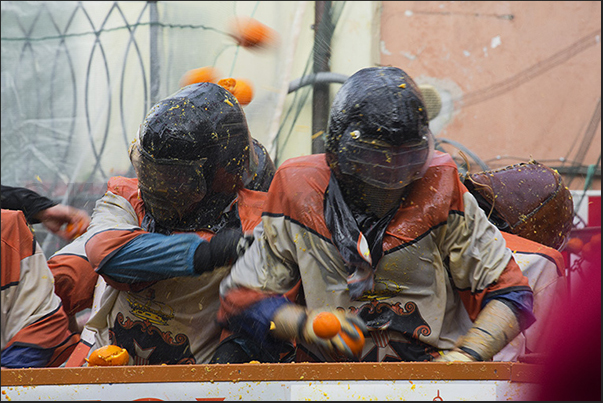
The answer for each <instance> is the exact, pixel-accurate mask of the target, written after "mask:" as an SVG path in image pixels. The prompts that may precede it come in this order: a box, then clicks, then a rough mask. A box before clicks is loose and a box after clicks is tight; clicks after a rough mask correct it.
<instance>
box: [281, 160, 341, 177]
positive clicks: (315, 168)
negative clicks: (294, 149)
mask: <svg viewBox="0 0 603 403" xmlns="http://www.w3.org/2000/svg"><path fill="white" fill-rule="evenodd" d="M330 174H331V169H330V168H329V166H328V165H327V162H326V160H325V155H324V154H312V155H303V156H299V157H293V158H289V159H287V160H286V161H284V162H283V163H282V164H281V165H280V166H279V167H278V169H277V170H276V173H275V178H277V177H279V178H283V177H285V178H288V179H290V178H291V177H292V176H293V177H296V178H298V179H297V180H300V178H319V177H323V178H326V179H328V178H329V177H330Z"/></svg>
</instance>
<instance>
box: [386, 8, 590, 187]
mask: <svg viewBox="0 0 603 403" xmlns="http://www.w3.org/2000/svg"><path fill="white" fill-rule="evenodd" d="M381 3H382V9H381V28H380V41H381V43H380V62H379V63H380V64H382V65H394V66H398V67H400V68H402V69H404V70H405V71H407V72H408V73H409V74H410V75H411V76H413V77H415V79H416V80H417V82H419V83H430V84H433V85H434V86H436V88H437V89H438V91H439V92H440V93H441V94H442V95H443V98H444V101H445V103H444V107H443V113H442V115H441V116H440V117H439V118H438V119H437V120H436V121H434V122H433V125H434V127H433V129H434V131H435V132H437V135H438V136H441V137H445V138H448V139H451V140H454V141H457V142H459V143H461V144H463V145H464V146H466V147H468V148H469V149H470V150H471V151H473V152H474V153H475V154H477V155H478V156H479V157H480V158H481V159H482V160H483V161H485V162H487V163H488V164H489V165H490V166H491V167H493V168H496V167H502V166H506V165H511V164H515V163H518V162H522V161H528V160H529V159H530V158H533V159H535V160H537V161H540V162H542V163H545V164H547V165H549V166H552V167H560V166H566V167H567V166H571V164H572V161H573V160H576V159H578V160H579V161H578V162H579V163H581V165H586V166H587V165H590V164H596V163H597V159H598V158H600V156H601V124H600V123H601V122H600V116H601V109H600V108H601V107H600V98H601V42H600V35H601V2H598V1H597V2H590V1H560V2H549V1H546V2H540V1H528V2H509V1H492V2H479V1H477V2H475V1H471V2H467V1H458V2H457V1H451V2H448V1H383V2H381ZM597 105H598V106H597ZM449 151H450V152H451V154H455V155H456V154H458V150H457V149H455V148H450V149H449ZM563 160H565V161H566V162H563ZM599 168H600V164H599ZM584 177H585V176H584V175H579V176H577V177H575V178H573V179H572V178H570V177H568V176H565V178H566V184H568V185H569V187H570V189H583V188H584ZM591 189H599V190H600V189H601V180H600V176H599V177H596V178H595V180H594V183H593V185H592V187H591Z"/></svg>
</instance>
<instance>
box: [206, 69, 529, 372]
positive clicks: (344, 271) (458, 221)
mask: <svg viewBox="0 0 603 403" xmlns="http://www.w3.org/2000/svg"><path fill="white" fill-rule="evenodd" d="M433 142H434V140H433V136H432V133H431V132H430V130H429V126H428V118H427V113H426V108H425V105H424V101H423V99H422V96H421V93H420V91H419V89H418V87H417V85H416V84H415V83H414V81H413V80H412V78H411V77H409V76H408V75H407V74H406V73H405V72H404V71H402V70H400V69H399V68H395V67H373V68H365V69H362V70H360V71H358V72H356V73H355V74H354V75H352V76H351V77H349V78H348V80H347V81H346V82H345V83H344V84H343V85H342V87H341V88H340V90H339V92H338V93H337V95H336V96H335V99H334V102H333V104H332V107H331V112H330V118H329V123H328V129H327V133H326V143H325V149H326V152H325V154H315V155H310V156H302V157H297V158H292V159H290V160H288V161H285V162H284V163H283V164H282V165H281V166H280V167H279V168H278V170H277V171H276V174H275V176H274V179H273V181H272V184H271V187H270V190H269V191H268V196H267V200H266V201H265V204H264V212H263V213H262V221H261V223H260V224H259V225H258V226H257V227H256V229H255V230H254V236H255V241H254V242H253V244H252V245H251V247H250V248H249V249H248V250H247V252H246V253H245V255H244V256H243V257H241V258H240V259H239V260H237V262H236V263H235V264H234V265H233V267H232V269H231V272H230V273H229V274H228V275H227V276H226V277H225V279H224V280H223V281H222V283H221V286H220V295H221V308H220V312H219V316H218V318H219V320H220V323H222V324H223V326H225V327H227V328H228V329H229V331H230V332H232V334H233V335H232V336H231V337H232V338H235V337H237V338H238V340H239V344H240V345H242V346H245V347H246V349H247V350H249V351H253V349H256V350H261V349H269V348H271V347H272V346H274V345H278V343H279V342H280V340H287V339H294V340H295V341H296V343H297V347H298V350H297V360H298V361H337V360H342V359H344V360H345V359H352V360H361V361H431V360H437V361H453V360H461V361H482V360H490V359H491V358H492V357H493V356H494V355H495V354H496V353H497V352H498V351H500V350H501V349H502V348H503V347H504V346H505V344H506V343H507V342H508V341H509V340H512V339H513V338H514V337H515V336H516V335H517V334H518V333H519V332H520V331H521V330H522V329H526V328H527V327H528V326H530V325H531V324H532V322H533V320H534V318H533V314H532V290H531V289H530V287H529V285H528V280H527V278H526V277H525V276H523V275H522V273H521V270H520V268H519V267H518V265H517V263H516V262H515V260H514V259H513V257H512V254H511V251H510V250H509V249H508V248H507V247H506V244H505V240H504V238H503V237H502V235H501V233H500V231H499V230H498V229H497V228H496V227H495V226H494V225H493V224H492V223H490V222H489V221H488V219H487V217H486V215H485V213H484V211H483V210H482V209H480V207H479V206H478V204H477V202H476V200H475V198H474V197H473V196H472V195H471V193H469V192H468V191H467V189H466V188H465V186H464V185H463V184H462V182H461V180H460V177H459V173H458V171H457V166H456V164H455V163H454V162H453V160H452V158H451V157H450V155H448V154H446V153H442V152H439V151H434V145H433ZM323 311H331V312H335V313H337V314H338V315H339V318H340V322H341V327H342V329H343V333H341V332H340V333H338V334H337V335H336V336H333V337H331V338H328V337H327V338H326V339H322V338H320V337H317V335H316V332H315V331H313V318H314V317H315V316H317V313H320V312H323ZM359 322H362V323H364V324H365V326H366V327H365V328H363V326H361V325H360V324H359ZM353 325H355V326H353ZM353 329H355V330H356V332H355V331H354V330H353ZM363 330H367V331H368V332H367V335H368V336H367V337H366V341H365V344H364V347H363V349H362V351H361V352H358V353H356V354H355V353H354V349H353V348H351V346H352V345H353V344H355V343H356V341H355V340H357V339H358V334H357V333H359V332H361V331H363ZM346 339H347V340H346ZM216 354H217V355H219V354H220V349H218V352H217V353H216ZM214 360H215V361H218V362H220V361H221V360H222V361H223V359H222V358H221V357H219V356H217V357H215V359H214Z"/></svg>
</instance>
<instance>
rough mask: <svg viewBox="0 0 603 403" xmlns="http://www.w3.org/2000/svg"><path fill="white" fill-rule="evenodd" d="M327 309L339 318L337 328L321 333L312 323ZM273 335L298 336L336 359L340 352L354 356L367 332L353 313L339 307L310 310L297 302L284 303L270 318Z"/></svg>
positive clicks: (348, 356) (339, 358)
mask: <svg viewBox="0 0 603 403" xmlns="http://www.w3.org/2000/svg"><path fill="white" fill-rule="evenodd" d="M324 313H329V314H332V315H334V316H335V318H336V320H335V322H337V321H338V322H339V326H340V328H339V330H337V329H335V330H334V331H333V332H332V333H331V334H329V335H325V334H321V335H322V336H323V337H321V336H320V335H317V334H316V333H317V332H319V333H321V329H320V328H319V327H316V326H314V324H315V320H316V318H317V317H318V316H319V315H323V314H324ZM273 324H274V327H273V329H272V331H273V335H274V336H276V337H278V338H281V339H285V340H287V339H288V340H291V339H297V340H301V341H304V342H305V343H308V344H313V345H315V346H317V347H318V348H319V349H320V350H321V351H322V352H323V353H324V354H325V355H328V356H331V357H332V358H334V359H336V360H341V358H342V356H343V357H345V358H348V359H351V360H357V359H358V357H359V356H360V354H361V353H362V347H364V336H365V335H366V334H368V330H367V327H366V324H365V323H364V321H363V320H362V319H360V318H359V317H358V316H356V315H350V314H346V313H345V312H343V311H341V310H328V311H322V310H313V311H309V312H308V311H306V310H305V309H304V308H302V307H301V306H299V305H294V304H287V305H285V306H284V307H282V308H281V309H279V310H278V311H277V312H276V314H275V315H274V318H273Z"/></svg>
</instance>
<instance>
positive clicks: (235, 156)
mask: <svg viewBox="0 0 603 403" xmlns="http://www.w3.org/2000/svg"><path fill="white" fill-rule="evenodd" d="M256 151H259V152H260V153H263V152H264V151H265V149H264V148H263V146H261V144H260V143H259V142H257V141H255V140H253V139H252V138H251V136H250V133H249V129H248V126H247V121H246V118H245V115H244V113H243V110H242V109H241V106H240V105H239V104H238V102H237V100H236V98H235V97H234V96H232V95H231V94H230V93H229V92H228V91H226V90H225V89H224V88H222V87H220V86H218V85H216V84H211V83H199V84H194V85H190V86H187V87H184V88H182V89H180V90H179V91H178V92H176V93H175V94H173V95H172V96H170V97H167V98H165V99H164V100H162V101H160V102H159V103H157V104H156V105H155V106H153V108H152V109H151V110H150V111H149V113H148V114H147V116H146V118H145V120H144V121H143V123H142V124H141V126H140V129H139V131H138V134H137V137H136V139H135V140H134V142H133V143H132V145H131V147H130V159H131V161H132V164H133V166H134V169H135V172H136V176H137V177H136V178H125V177H114V178H111V179H110V180H109V182H108V185H107V192H106V193H105V195H104V196H103V197H102V198H101V199H100V200H98V201H97V203H96V206H95V209H94V212H93V216H92V222H91V224H90V228H89V230H88V231H87V232H86V234H84V235H83V236H82V237H81V238H82V241H81V242H79V243H77V244H72V245H68V247H67V248H64V250H63V251H61V253H63V254H68V253H70V251H72V250H75V249H78V250H79V252H78V253H80V254H82V253H84V256H86V257H87V259H89V261H90V264H91V266H92V267H93V268H94V270H96V272H97V273H98V274H100V275H101V277H102V278H103V279H104V281H105V282H106V284H107V286H106V289H105V291H104V293H103V294H102V298H101V299H100V303H99V307H98V309H96V310H95V311H94V312H93V314H92V315H91V318H90V320H89V321H88V322H87V324H86V327H85V331H90V332H92V333H93V334H94V342H93V345H92V346H91V348H90V350H93V349H96V348H98V347H101V346H105V345H108V344H114V345H118V346H120V347H123V348H125V349H127V350H128V353H129V356H130V364H136V365H144V364H194V363H203V362H207V361H208V360H209V358H210V357H211V355H212V354H213V352H214V350H215V347H216V345H217V344H218V341H219V338H220V333H221V328H220V327H219V326H218V325H217V324H216V323H215V316H216V312H217V309H218V306H219V299H218V287H219V283H220V281H221V279H222V278H223V277H224V276H225V275H226V274H227V273H228V269H229V264H230V263H232V261H234V260H235V259H236V258H237V257H238V256H239V254H240V253H242V251H243V250H244V249H245V248H246V246H247V245H248V238H246V237H245V236H244V232H246V231H250V229H251V228H253V226H254V225H255V224H256V223H257V222H258V221H259V215H257V216H256V211H258V212H259V211H260V210H259V209H258V206H259V205H261V201H262V198H263V196H261V194H263V192H260V191H261V190H264V191H265V190H267V186H268V185H269V184H270V181H271V179H272V175H273V173H274V164H273V163H272V160H271V159H270V157H269V155H268V154H263V156H262V159H260V158H258V155H257V153H256ZM252 189H255V190H252ZM258 203H260V204H258ZM82 248H85V250H84V251H83V252H82Z"/></svg>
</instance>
